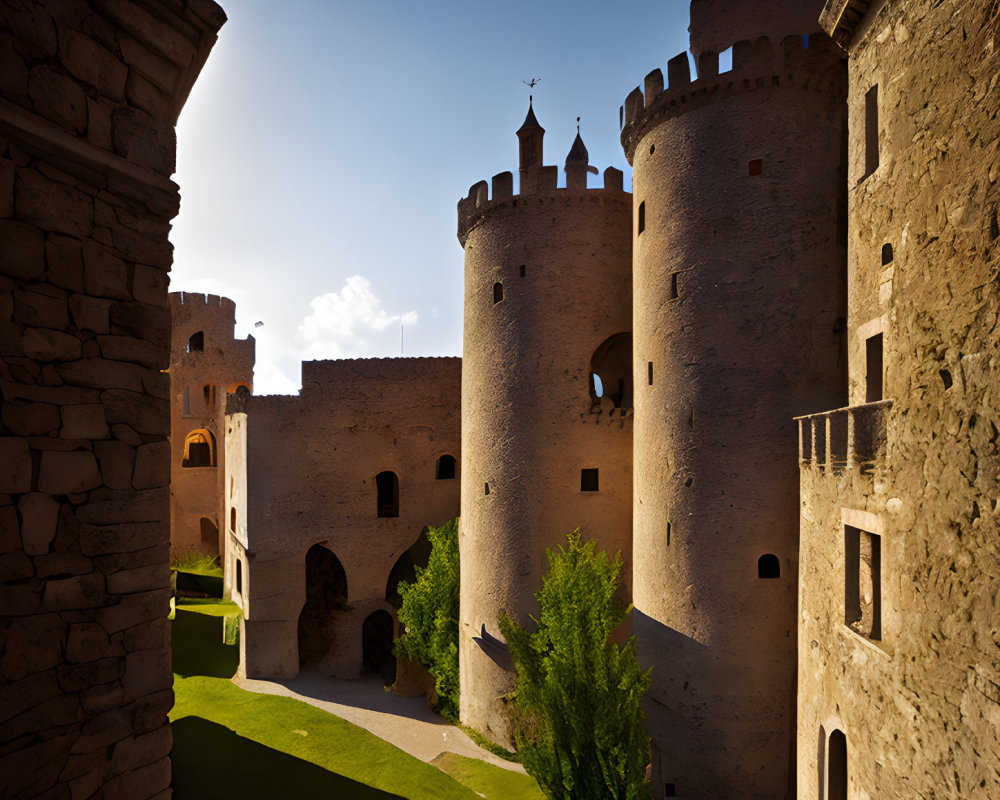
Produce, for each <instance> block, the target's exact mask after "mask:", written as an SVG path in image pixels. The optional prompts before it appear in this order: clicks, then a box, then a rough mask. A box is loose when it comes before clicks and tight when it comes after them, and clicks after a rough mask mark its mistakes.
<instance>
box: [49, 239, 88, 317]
mask: <svg viewBox="0 0 1000 800" xmlns="http://www.w3.org/2000/svg"><path fill="white" fill-rule="evenodd" d="M45 260H46V263H47V264H48V269H47V270H46V273H45V277H46V278H47V279H48V280H49V282H50V283H52V284H53V285H55V286H61V287H63V288H64V289H69V290H70V291H73V292H82V291H83V251H82V250H81V249H80V240H79V239H74V238H73V237H71V236H60V235H58V234H54V233H52V234H49V235H48V236H47V237H46V238H45ZM77 327H83V326H82V325H80V324H79V323H77Z"/></svg>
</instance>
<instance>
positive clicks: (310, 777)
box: [170, 598, 541, 800]
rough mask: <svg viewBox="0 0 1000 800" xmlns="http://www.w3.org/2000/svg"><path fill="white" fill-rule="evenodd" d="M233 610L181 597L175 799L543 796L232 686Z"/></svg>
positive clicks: (176, 629)
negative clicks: (229, 635) (227, 636)
mask: <svg viewBox="0 0 1000 800" xmlns="http://www.w3.org/2000/svg"><path fill="white" fill-rule="evenodd" d="M237 611H238V609H237V608H236V607H235V606H233V605H232V604H231V603H228V602H225V601H221V600H205V599H185V598H178V601H177V611H176V615H175V619H174V621H173V623H172V624H173V639H174V655H173V658H174V694H175V705H174V709H173V711H172V712H171V714H170V719H171V723H172V727H173V731H174V748H173V752H172V754H171V755H172V758H173V764H174V767H173V769H174V796H175V797H176V798H178V800H185V798H203V797H204V798H208V797H211V798H221V799H222V800H227V799H228V798H232V800H237V799H238V800H256V798H261V799H262V800H263V798H268V799H269V800H270V798H275V797H295V796H316V797H328V798H358V800H367V798H393V797H403V798H408V800H420V799H422V798H427V800H449V798H456V800H458V799H460V798H461V799H462V800H476V798H479V797H482V796H484V795H485V796H486V797H487V798H490V799H491V800H492V798H497V799H498V800H499V798H517V799H518V800H520V798H525V800H531V799H532V798H536V797H537V798H540V797H541V794H539V793H538V788H537V786H536V785H535V784H534V781H533V780H531V779H530V778H526V777H525V776H524V775H518V774H515V773H510V772H508V771H507V770H502V769H500V768H499V767H494V766H492V765H490V764H486V763H484V762H478V761H474V760H472V759H462V758H461V757H459V756H454V757H451V756H448V755H445V756H444V761H443V762H442V764H441V766H442V769H444V770H446V772H447V773H448V774H446V772H445V771H442V769H438V768H437V767H435V766H433V765H431V764H425V763H424V762H422V761H420V760H419V759H416V758H414V757H412V756H410V755H408V754H407V753H404V752H403V751H402V750H400V749H398V748H397V747H394V746H393V745H391V744H389V743H388V742H386V741H384V740H382V739H379V738H378V737H376V736H374V735H373V734H371V733H369V732H368V731H366V730H364V729H363V728H359V727H357V726H355V725H352V724H350V723H349V722H347V721H345V720H342V719H340V718H339V717H335V716H334V715H332V714H328V713H327V712H325V711H321V710H319V709H317V708H314V707H313V706H310V705H308V704H306V703H302V702H300V701H298V700H293V699H292V698H288V697H274V696H271V695H262V694H254V693H252V692H245V691H243V690H242V689H240V688H238V687H237V686H235V685H234V684H233V683H232V682H231V681H230V680H229V679H230V678H231V677H232V675H233V674H234V673H235V671H236V666H237V664H238V661H239V650H238V647H237V646H230V645H225V644H223V643H222V625H223V620H222V618H221V617H223V616H224V615H226V614H231V613H234V612H237ZM439 758H441V757H439ZM466 762H468V763H466ZM452 776H454V777H452ZM512 779H514V783H511V780H512ZM525 782H529V783H527V784H525ZM463 784H465V785H463ZM511 786H513V787H514V788H513V789H511V788H508V787H511ZM522 786H528V788H521V787H522ZM532 788H533V789H534V792H535V793H534V794H532V793H531V789H532ZM473 790H475V791H473ZM480 793H481V794H480Z"/></svg>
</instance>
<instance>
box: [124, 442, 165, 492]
mask: <svg viewBox="0 0 1000 800" xmlns="http://www.w3.org/2000/svg"><path fill="white" fill-rule="evenodd" d="M169 483H170V443H169V442H155V443H153V444H147V445H144V446H142V447H140V448H139V449H138V450H137V451H136V458H135V473H134V474H133V476H132V485H133V486H134V487H135V488H136V489H155V488H157V487H159V486H166V485H168V484H169Z"/></svg>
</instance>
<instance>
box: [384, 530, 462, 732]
mask: <svg viewBox="0 0 1000 800" xmlns="http://www.w3.org/2000/svg"><path fill="white" fill-rule="evenodd" d="M427 538H428V539H429V540H430V543H431V552H430V556H429V558H428V560H427V566H426V567H417V568H416V571H415V572H416V577H415V579H414V580H413V582H412V583H406V582H405V581H404V582H401V583H400V584H399V594H400V596H401V597H402V598H403V605H402V607H401V608H400V609H399V621H400V622H401V623H403V628H404V631H405V633H403V635H402V636H400V637H399V638H397V639H396V643H395V646H394V650H395V653H396V655H397V656H401V655H406V656H408V657H409V658H411V659H413V660H415V661H419V662H420V663H421V664H423V665H424V666H425V667H427V670H428V672H430V674H431V675H432V676H433V677H434V688H435V690H436V691H437V694H438V703H437V711H438V712H439V713H440V714H441V715H442V716H445V717H448V718H449V719H457V718H458V575H459V573H458V520H457V519H453V520H452V521H451V522H446V523H445V524H444V525H442V526H441V527H440V528H428V529H427Z"/></svg>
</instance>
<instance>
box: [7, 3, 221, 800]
mask: <svg viewBox="0 0 1000 800" xmlns="http://www.w3.org/2000/svg"><path fill="white" fill-rule="evenodd" d="M224 22H225V15H224V14H223V13H222V10H221V9H220V8H219V7H218V6H217V5H215V3H212V2H208V0H197V1H196V0H185V1H182V0H161V1H159V2H157V1H156V0H152V1H151V2H145V3H141V4H140V3H134V2H126V1H125V0H122V1H121V2H102V1H100V0H95V2H91V3H85V2H82V1H81V2H77V1H75V0H66V1H65V2H60V3H40V2H32V0H15V1H14V2H5V3H3V4H0V357H2V358H0V397H2V406H0V412H2V414H0V582H2V585H0V614H2V616H0V656H2V657H0V795H2V796H3V797H4V798H11V799H12V800H13V799H14V798H28V797H36V796H45V797H68V796H73V797H90V796H103V797H108V798H111V797H122V798H148V797H168V796H169V793H170V790H169V785H170V762H169V759H168V757H167V754H168V753H169V750H170V743H171V738H170V728H169V726H168V725H167V717H166V714H167V711H168V710H169V708H170V706H171V704H172V701H173V695H172V692H171V688H170V686H171V670H170V646H169V627H168V623H167V620H166V615H167V612H168V610H169V602H168V601H169V594H170V590H169V569H168V549H169V536H170V534H169V527H168V520H169V509H168V498H167V492H168V483H169V479H170V460H169V459H170V446H169V444H168V442H167V435H168V433H169V424H170V422H169V411H168V399H167V398H168V389H169V386H168V379H167V375H166V374H165V373H164V372H163V371H162V370H164V369H165V368H166V367H167V365H168V358H169V336H170V313H169V309H168V306H167V290H166V287H167V272H168V271H169V269H170V265H171V258H172V254H171V246H170V243H169V242H168V241H167V234H168V231H169V229H170V220H171V219H172V218H173V217H174V216H175V215H176V214H177V210H178V191H177V186H176V185H175V184H174V183H173V182H171V181H170V179H169V176H170V174H171V173H172V172H173V171H174V150H175V142H174V124H175V122H176V119H177V114H178V113H179V111H180V108H181V106H182V105H183V103H184V100H185V98H186V97H187V94H188V91H189V90H190V88H191V85H192V83H193V82H194V80H195V78H196V77H197V75H198V72H199V71H200V69H201V66H202V64H203V63H204V61H205V58H206V57H207V55H208V52H209V50H210V49H211V47H212V45H213V43H214V42H215V34H216V31H217V30H218V28H219V27H220V26H221V25H222V24H223V23H224Z"/></svg>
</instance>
